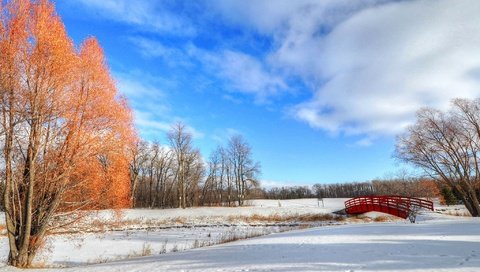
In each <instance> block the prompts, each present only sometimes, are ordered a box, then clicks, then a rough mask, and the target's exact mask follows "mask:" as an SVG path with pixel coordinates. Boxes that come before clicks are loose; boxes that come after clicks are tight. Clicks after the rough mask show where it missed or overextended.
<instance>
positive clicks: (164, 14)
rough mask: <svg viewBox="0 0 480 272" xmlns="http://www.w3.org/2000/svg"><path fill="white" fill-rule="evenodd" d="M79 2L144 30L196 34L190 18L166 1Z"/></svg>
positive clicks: (91, 0)
mask: <svg viewBox="0 0 480 272" xmlns="http://www.w3.org/2000/svg"><path fill="white" fill-rule="evenodd" d="M79 3H80V4H83V5H84V6H85V7H87V8H90V9H92V10H94V11H95V13H96V15H97V16H100V17H101V18H105V19H108V20H112V21H116V22H121V23H126V24H131V25H135V26H137V27H138V30H140V31H143V32H158V33H162V34H171V35H176V36H193V35H195V28H194V27H193V26H192V23H191V22H190V20H189V19H188V18H186V17H181V16H177V14H175V13H174V12H173V11H172V10H171V7H170V6H169V5H168V3H167V2H165V1H131V0H101V1H98V0H79Z"/></svg>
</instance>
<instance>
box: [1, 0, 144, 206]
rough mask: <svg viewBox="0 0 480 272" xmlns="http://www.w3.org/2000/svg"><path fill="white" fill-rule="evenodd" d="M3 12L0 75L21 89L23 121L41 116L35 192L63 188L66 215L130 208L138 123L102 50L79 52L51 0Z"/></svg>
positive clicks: (93, 45) (92, 43)
mask: <svg viewBox="0 0 480 272" xmlns="http://www.w3.org/2000/svg"><path fill="white" fill-rule="evenodd" d="M0 8H1V9H2V20H0V35H1V36H0V50H1V57H2V61H1V62H0V69H1V71H0V72H1V73H2V75H8V76H9V77H2V78H1V80H2V82H1V83H2V86H10V87H11V88H12V89H14V90H15V93H14V98H15V101H17V105H18V109H11V110H12V112H13V111H16V112H15V114H16V115H18V116H19V119H24V120H28V119H29V118H31V117H30V116H21V115H23V114H27V115H28V114H30V112H32V113H31V114H32V115H33V114H35V116H38V117H36V120H38V123H37V124H29V125H28V126H30V125H31V127H32V129H33V128H34V127H35V126H36V127H35V128H36V129H37V130H38V131H39V132H38V136H35V137H42V138H41V141H44V142H39V143H38V144H37V146H38V153H39V154H40V155H38V158H36V160H35V161H34V163H36V164H37V166H36V168H37V169H36V172H35V175H36V177H35V180H36V182H35V187H38V189H37V191H41V190H40V189H42V188H49V187H48V186H54V187H58V186H64V187H65V189H64V190H63V189H62V194H63V196H62V199H63V201H62V203H69V204H68V205H67V204H60V207H59V209H60V210H63V211H65V210H72V209H78V208H79V207H80V208H89V209H98V208H120V207H129V206H130V176H129V168H128V163H129V159H130V158H129V152H128V149H129V148H130V147H131V146H133V145H134V142H135V141H136V136H135V132H134V128H133V118H132V113H131V110H130V108H129V107H128V105H127V103H126V100H125V98H123V97H121V96H119V94H118V91H117V88H116V86H115V82H114V80H113V79H112V77H111V75H110V72H109V69H108V67H107V65H106V61H105V57H104V54H103V50H102V48H101V46H100V45H99V44H98V42H97V40H96V39H94V38H88V39H87V40H86V41H85V42H84V43H83V44H82V45H81V47H80V49H79V50H78V51H77V50H76V49H75V47H74V45H73V42H72V40H71V39H70V38H69V37H68V34H67V33H66V30H65V27H64V25H63V23H62V20H61V18H60V17H59V16H58V15H57V14H56V12H55V7H54V5H53V4H52V3H51V2H50V1H48V0H38V1H33V0H14V1H10V2H7V4H6V5H4V6H2V4H1V3H0ZM27 82H28V83H27ZM21 108H25V109H27V110H28V109H32V110H31V111H30V112H27V113H24V112H21V111H22V110H23V109H21ZM34 111H35V112H34ZM33 112H34V113H33ZM42 148H43V150H41V149H42ZM34 151H36V150H34ZM40 151H41V152H40ZM25 153H26V152H25ZM32 154H33V153H32ZM32 168H33V167H32ZM17 171H18V173H19V175H20V174H21V171H23V170H22V169H21V168H20V169H17ZM65 178H66V181H64V179H65ZM47 183H48V184H47ZM40 198H43V196H40ZM39 201H41V200H36V202H39ZM71 203H77V204H76V205H71ZM38 205H41V204H38Z"/></svg>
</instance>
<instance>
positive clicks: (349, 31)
mask: <svg viewBox="0 0 480 272" xmlns="http://www.w3.org/2000/svg"><path fill="white" fill-rule="evenodd" d="M219 2H220V3H217V4H218V6H219V7H218V10H220V12H221V13H222V14H224V16H225V17H227V16H230V17H231V19H228V20H230V21H232V22H236V23H238V24H244V25H248V26H250V27H253V28H255V29H256V30H257V31H258V32H260V33H263V34H264V35H269V36H271V37H272V38H273V40H274V47H273V49H272V52H271V54H270V55H269V58H268V62H267V63H268V64H269V65H271V66H272V67H273V69H281V70H282V71H284V72H285V73H287V74H291V75H295V76H298V77H300V78H301V79H303V80H304V81H305V83H306V84H307V85H308V86H312V90H313V96H312V98H311V99H309V100H308V101H305V102H303V103H300V104H299V105H297V106H295V107H294V108H293V109H292V110H291V113H292V114H293V115H294V116H295V117H296V118H298V119H300V120H303V121H306V122H308V123H309V124H310V125H311V126H312V127H315V128H321V129H324V130H327V131H329V132H332V133H346V134H361V135H367V137H368V136H371V135H392V134H395V133H398V132H400V131H402V130H403V129H404V128H405V127H406V126H407V125H408V124H410V123H411V122H412V121H413V120H414V113H415V111H416V110H417V109H419V108H420V107H423V106H432V107H436V108H440V109H445V108H446V107H448V104H449V101H450V100H451V99H452V98H454V97H467V98H473V97H478V96H479V95H480V81H479V79H480V76H479V73H478V71H480V50H478V45H479V44H480V28H479V27H478V26H479V25H480V17H479V16H478V14H479V13H480V2H479V1H474V0H461V1H460V0H459V1H449V0H438V1H426V0H417V1H401V2H397V1H395V2H392V3H383V2H386V1H354V2H353V4H352V1H280V2H277V1H275V2H274V3H272V2H268V1H267V2H260V3H258V5H252V2H248V1H234V2H232V1H219ZM260 15H261V16H260ZM366 139H370V138H366ZM369 142H370V141H369V140H366V141H363V142H361V143H359V144H369Z"/></svg>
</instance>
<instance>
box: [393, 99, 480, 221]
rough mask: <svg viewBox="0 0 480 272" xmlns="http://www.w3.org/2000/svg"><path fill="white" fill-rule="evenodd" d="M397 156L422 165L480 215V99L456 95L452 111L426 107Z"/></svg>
mask: <svg viewBox="0 0 480 272" xmlns="http://www.w3.org/2000/svg"><path fill="white" fill-rule="evenodd" d="M396 156H397V157H398V158H400V159H401V160H403V161H405V162H408V163H412V164H413V165H415V166H418V167H421V168H422V169H423V170H425V172H427V173H428V174H429V175H430V176H431V177H432V178H434V179H435V180H437V181H438V182H441V183H443V184H444V185H445V186H448V187H449V188H450V189H451V190H452V191H453V192H454V193H455V194H456V195H458V196H459V197H460V198H461V199H462V201H463V203H464V204H465V206H466V208H467V209H468V211H469V212H470V213H471V215H472V216H476V217H477V216H480V203H479V197H480V100H479V99H476V100H466V99H455V100H453V102H452V108H451V109H450V111H448V112H442V111H439V110H435V109H431V108H426V109H423V110H421V111H419V112H418V113H417V121H416V123H415V124H414V125H412V126H410V127H409V128H408V130H407V132H406V133H405V134H403V135H401V136H400V137H399V138H398V140H397V146H396Z"/></svg>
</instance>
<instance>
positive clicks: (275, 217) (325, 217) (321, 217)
mask: <svg viewBox="0 0 480 272" xmlns="http://www.w3.org/2000/svg"><path fill="white" fill-rule="evenodd" d="M344 219H345V218H344V217H343V216H339V215H334V214H330V213H327V214H290V215H281V214H271V215H259V214H253V215H250V216H245V215H237V216H229V217H228V218H227V220H228V221H229V222H245V223H291V222H319V221H320V222H324V221H337V222H338V221H343V220H344Z"/></svg>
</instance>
